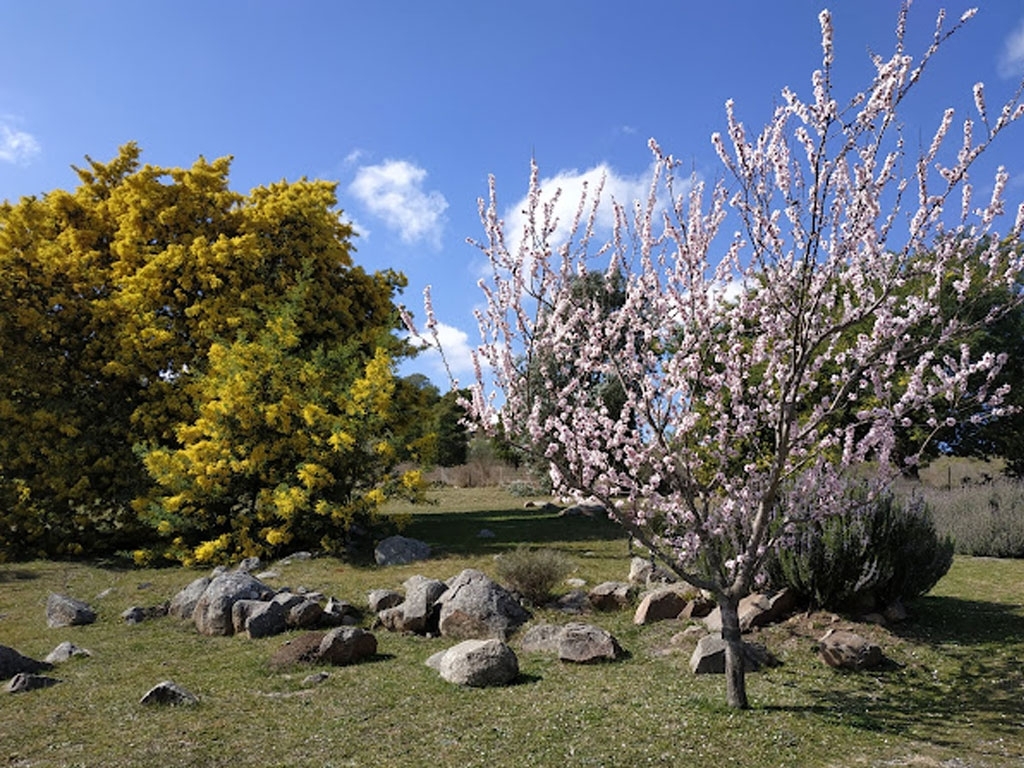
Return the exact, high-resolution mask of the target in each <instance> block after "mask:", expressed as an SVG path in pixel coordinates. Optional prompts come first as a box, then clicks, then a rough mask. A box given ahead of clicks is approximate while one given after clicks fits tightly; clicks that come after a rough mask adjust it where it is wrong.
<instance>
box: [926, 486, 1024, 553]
mask: <svg viewBox="0 0 1024 768" xmlns="http://www.w3.org/2000/svg"><path fill="white" fill-rule="evenodd" d="M925 494H926V495H925V498H926V499H927V501H928V505H929V506H930V507H931V508H932V510H933V514H934V517H935V527H936V528H937V529H938V530H939V531H941V532H942V533H943V534H945V535H948V536H951V537H952V538H953V541H954V544H955V546H956V551H957V553H958V554H961V555H974V556H977V557H1024V483H1021V482H1014V481H1010V480H996V481H995V482H993V483H991V484H986V485H973V486H965V487H962V488H959V489H955V490H952V491H946V490H939V489H928V490H926V491H925Z"/></svg>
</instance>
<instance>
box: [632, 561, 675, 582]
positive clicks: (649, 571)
mask: <svg viewBox="0 0 1024 768" xmlns="http://www.w3.org/2000/svg"><path fill="white" fill-rule="evenodd" d="M675 581H678V579H677V578H676V577H675V575H674V574H672V573H670V572H669V571H667V570H665V569H664V568H662V567H661V566H660V565H655V564H654V562H653V561H652V560H651V559H650V558H648V557H634V558H632V559H631V560H630V561H629V583H630V584H633V585H636V586H638V587H645V588H646V587H651V586H654V585H655V584H672V583H673V582H675Z"/></svg>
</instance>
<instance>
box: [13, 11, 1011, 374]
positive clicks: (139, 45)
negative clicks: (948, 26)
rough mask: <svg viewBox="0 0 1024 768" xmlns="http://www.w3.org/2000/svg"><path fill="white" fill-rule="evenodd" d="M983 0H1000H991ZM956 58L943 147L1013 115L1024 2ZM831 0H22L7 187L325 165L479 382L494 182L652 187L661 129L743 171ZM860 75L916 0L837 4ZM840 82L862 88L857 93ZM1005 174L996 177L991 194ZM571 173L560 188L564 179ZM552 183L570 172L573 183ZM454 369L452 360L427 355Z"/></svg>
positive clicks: (846, 64) (932, 88)
mask: <svg viewBox="0 0 1024 768" xmlns="http://www.w3.org/2000/svg"><path fill="white" fill-rule="evenodd" d="M975 2H978V0H975ZM940 5H941V6H944V7H946V8H947V10H948V16H949V19H950V21H948V22H947V23H952V21H954V20H955V19H957V18H959V17H960V15H961V14H962V13H963V11H964V10H966V9H967V8H968V7H969V6H970V3H969V2H962V3H961V2H958V0H947V2H944V3H942V4H940V3H937V2H933V1H932V0H917V2H916V3H915V4H914V5H913V7H912V10H911V16H910V35H909V38H910V52H911V53H914V54H917V53H920V52H921V51H923V49H924V47H925V46H926V45H927V43H928V42H929V40H930V37H931V34H932V30H933V27H934V19H935V14H936V12H937V10H938V8H939V7H940ZM981 6H982V7H981V10H980V12H979V13H978V15H977V16H976V17H975V18H974V19H973V20H972V21H971V22H970V23H969V24H968V25H967V26H966V28H965V29H964V30H962V31H961V32H960V33H959V34H958V35H957V36H956V37H955V38H954V39H953V40H951V41H950V42H949V44H948V45H947V46H946V48H945V50H944V51H943V52H942V53H940V55H939V57H938V58H937V59H936V60H934V61H933V62H932V64H931V65H930V68H929V71H928V73H927V75H926V79H925V81H924V82H923V83H922V85H921V87H920V89H919V91H918V92H917V94H916V95H915V97H914V98H913V99H911V100H910V101H909V103H908V104H907V109H906V110H905V112H904V121H905V125H906V132H905V135H906V136H907V137H908V142H909V143H910V144H911V145H912V147H913V146H914V145H916V143H917V142H918V141H919V142H920V143H923V144H925V145H926V144H927V143H928V142H929V141H930V138H931V135H932V133H933V132H934V130H935V126H936V125H937V124H938V120H939V118H940V116H941V114H942V111H943V109H944V108H945V107H947V106H952V107H954V108H956V109H957V114H958V115H959V116H960V117H961V119H962V117H963V116H967V115H970V114H971V113H972V112H973V106H972V96H971V87H972V85H973V84H974V83H975V82H977V81H979V80H981V81H984V82H985V84H986V93H987V95H988V101H989V105H990V109H992V108H994V107H996V106H997V105H998V104H1001V103H1002V101H1003V100H1004V98H1005V97H1006V96H1008V95H1009V94H1010V93H1012V92H1013V90H1014V88H1015V87H1016V85H1017V83H1018V82H1019V81H1020V78H1021V77H1022V76H1024V2H1021V0H984V1H983V2H982V3H981ZM822 7H825V4H823V3H822V2H820V1H819V2H810V1H809V0H715V1H714V2H710V1H708V0H700V1H697V0H691V1H687V0H676V1H675V2H667V1H661V0H631V2H629V3H626V2H621V1H620V2H611V1H610V0H607V1H606V0H516V2H506V3H497V2H473V1H471V0H463V1H461V2H456V1H455V0H435V2H430V3H426V2H422V0H420V1H418V2H406V1H405V0H392V1H390V2H385V1H383V0H382V1H381V2H376V1H373V0H363V1H362V2H341V1H340V0H339V1H337V2H326V1H325V0H324V1H319V2H314V1H312V0H310V1H307V2H299V1H296V0H292V1H290V2H283V1H281V2H269V1H267V2H255V1H252V0H250V1H247V2H241V1H239V0H216V1H212V0H207V1H205V2H198V1H197V0H175V1H174V2H165V1H163V0H148V1H146V2H139V1H137V0H136V1H134V2H127V1H121V2H114V1H111V0H91V1H90V2H84V1H81V2H71V1H70V0H64V1H58V0H48V1H40V2H27V1H26V0H0V199H9V200H16V199H18V198H19V197H21V196H23V195H32V194H41V193H43V192H46V191H48V190H50V189H54V188H58V187H63V188H71V187H73V186H74V185H75V183H76V178H75V176H74V174H73V172H72V171H71V169H70V166H71V165H72V164H81V163H82V162H83V157H84V156H85V155H86V154H88V155H90V156H92V157H93V158H95V159H97V160H106V159H108V158H110V157H112V156H113V155H114V154H115V153H116V151H117V147H118V146H119V145H120V144H123V143H124V142H126V141H130V140H134V141H137V142H138V143H139V144H140V146H141V147H142V149H143V159H144V161H146V162H150V163H153V164H156V165H163V166H187V165H190V164H191V163H192V162H193V161H194V160H195V159H196V157H198V156H199V155H203V156H205V157H207V158H208V159H212V158H214V157H220V156H223V155H232V156H233V157H234V163H233V166H232V186H233V187H234V188H236V189H237V190H239V191H242V192H247V191H248V190H249V189H251V188H252V187H254V186H257V185H260V184H265V183H270V182H272V181H277V180H280V179H282V178H285V179H290V180H293V179H297V178H299V177H302V176H308V177H318V178H326V179H331V180H334V181H337V182H338V185H339V187H338V192H339V198H340V206H341V208H343V209H344V211H345V214H346V215H347V216H348V217H350V218H351V219H352V220H353V221H354V222H355V223H356V224H357V227H358V229H359V231H360V232H361V236H360V237H359V238H358V239H357V248H358V251H357V253H356V255H355V258H356V260H357V262H358V263H360V264H362V265H363V266H365V267H366V268H368V269H380V268H384V267H393V268H396V269H399V270H401V271H403V272H405V273H406V275H407V276H408V278H409V288H408V290H407V292H406V296H405V297H404V300H405V301H406V302H407V303H408V304H409V305H410V306H411V307H413V308H414V309H418V308H419V307H420V306H421V300H420V293H421V291H422V289H423V287H424V286H425V285H426V284H432V285H433V291H434V298H435V305H436V309H437V312H438V315H439V319H440V320H441V321H442V323H443V324H444V331H445V335H446V344H447V345H448V346H449V348H450V350H451V352H452V360H453V362H454V364H455V366H456V368H457V373H458V374H460V375H461V376H462V377H463V379H464V380H466V379H468V373H469V371H468V370H467V368H466V367H465V355H464V354H463V352H464V341H465V338H466V335H468V338H469V339H470V340H472V339H474V338H476V331H475V325H474V321H473V318H472V309H473V306H474V304H476V303H477V302H478V301H479V299H480V293H479V289H478V288H477V287H476V281H477V279H478V278H479V277H480V274H481V268H482V260H481V256H480V254H479V253H478V252H477V251H476V250H475V249H474V248H473V247H472V246H470V245H467V244H466V242H465V241H466V238H467V237H478V236H480V235H481V234H482V231H481V228H480V224H479V220H478V218H477V208H476V200H477V198H478V197H480V196H482V195H485V194H486V192H487V177H488V174H491V173H493V174H495V175H496V176H497V179H498V185H499V194H500V195H501V199H502V201H503V203H504V204H507V205H508V206H509V210H514V209H515V207H516V203H517V201H518V200H520V198H521V197H522V195H523V194H524V192H525V189H526V182H527V178H528V173H529V162H530V158H531V156H534V157H536V159H537V161H538V162H539V164H540V167H541V172H542V175H543V176H544V177H546V178H551V179H552V180H553V183H558V184H560V185H562V186H564V187H565V188H566V189H567V191H571V190H572V189H573V188H574V186H578V182H579V178H580V177H581V176H583V175H584V174H586V173H588V172H591V173H593V172H594V170H595V169H601V170H603V171H604V172H605V173H606V174H607V175H608V178H609V186H610V187H611V188H612V189H613V190H614V191H616V193H617V194H618V195H619V196H620V197H625V196H629V195H631V194H633V192H634V191H638V190H641V189H643V188H644V186H643V185H644V183H645V176H646V173H647V170H648V168H649V165H650V160H651V158H650V153H649V151H648V149H647V140H648V138H650V137H655V138H656V139H657V140H658V141H659V143H660V144H661V146H662V147H663V148H664V149H665V150H666V151H669V152H671V153H673V154H674V155H676V156H677V157H679V158H681V159H683V160H684V161H685V162H686V163H687V164H688V165H690V166H691V167H692V169H693V171H695V172H696V173H697V174H699V175H701V176H703V177H705V178H708V179H714V178H717V177H718V176H720V175H721V169H720V165H719V162H718V160H717V158H716V157H715V155H714V152H713V150H712V149H711V145H710V141H709V137H710V134H711V132H712V131H715V130H722V129H723V127H724V109H723V104H724V102H725V100H726V99H728V98H732V99H734V100H735V102H736V108H737V112H738V114H739V116H740V118H741V119H743V120H744V121H745V122H747V123H748V125H750V126H751V128H759V127H760V126H761V125H762V124H763V123H764V122H765V120H766V119H767V118H768V117H769V116H770V111H771V108H772V105H773V102H774V100H775V99H776V98H777V97H778V94H779V92H780V91H781V89H782V88H783V87H784V86H787V85H788V86H790V87H791V88H793V89H794V90H796V91H797V92H798V93H800V94H801V95H804V96H808V95H809V90H810V86H809V83H810V75H811V72H812V71H813V70H814V69H815V68H817V67H819V66H820V63H821V49H820V44H819V41H820V37H819V27H818V20H817V16H818V12H819V11H820V10H821V8H822ZM828 7H830V8H831V10H832V12H833V19H834V25H835V46H836V68H837V70H836V71H837V74H838V77H837V86H838V87H837V92H838V94H839V95H840V97H844V96H847V95H850V94H852V90H851V89H852V88H853V87H854V86H860V87H862V86H863V85H864V84H866V81H867V78H868V77H869V76H870V73H871V65H870V61H869V59H868V51H869V50H874V51H877V52H879V53H883V54H885V55H886V56H888V55H889V54H890V52H891V43H892V40H893V29H894V26H895V20H896V12H897V10H898V7H899V3H898V2H897V0H856V2H854V1H853V0H834V2H833V3H832V4H831V5H830V6H828ZM843 100H844V99H843V98H840V101H843ZM997 163H1000V164H1004V165H1006V167H1007V169H1008V170H1009V172H1010V174H1011V182H1010V188H1009V194H1008V197H1009V199H1010V203H1011V204H1012V208H1011V210H1012V209H1014V208H1015V207H1016V203H1017V202H1019V201H1020V200H1021V199H1022V198H1024V126H1020V125H1018V126H1014V127H1013V128H1012V129H1011V130H1010V131H1008V132H1007V133H1006V134H1004V135H1003V136H1002V137H1001V139H1000V142H999V143H998V144H997V145H996V147H995V148H994V150H993V151H992V153H991V156H990V157H989V158H988V159H987V161H986V165H985V166H983V167H982V168H981V169H980V171H985V170H987V169H991V168H993V167H994V166H995V164H997ZM989 175H990V174H985V173H976V174H975V180H976V184H977V188H978V190H979V191H981V190H982V189H984V188H985V179H986V177H987V176H989ZM555 179H557V182H555V181H554V180H555ZM549 186H550V185H549ZM403 370H404V372H409V371H412V370H419V371H422V372H424V373H427V374H428V375H431V376H432V377H433V378H434V379H435V381H437V382H438V383H439V384H440V383H441V377H440V376H439V371H438V370H437V368H436V367H435V362H434V361H432V360H431V359H430V358H429V357H425V356H421V358H420V359H418V360H417V361H415V362H414V363H412V364H411V365H407V366H406V367H405V368H404V369H403Z"/></svg>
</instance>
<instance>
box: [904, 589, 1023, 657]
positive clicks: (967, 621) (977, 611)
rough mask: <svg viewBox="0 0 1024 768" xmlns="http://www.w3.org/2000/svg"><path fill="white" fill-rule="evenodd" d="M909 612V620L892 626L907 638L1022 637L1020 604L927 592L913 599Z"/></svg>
mask: <svg viewBox="0 0 1024 768" xmlns="http://www.w3.org/2000/svg"><path fill="white" fill-rule="evenodd" d="M912 611H913V620H912V621H909V622H905V623H903V624H897V625H895V626H894V627H893V628H892V631H893V632H894V633H895V634H897V635H899V636H901V637H905V638H907V639H908V640H915V641H917V642H923V643H928V644H932V645H934V644H940V643H941V644H947V643H955V644H965V645H977V644H982V643H1012V642H1021V641H1022V640H1024V611H1022V606H1020V605H1011V604H1008V603H991V602H985V601H983V600H965V599H963V598H959V597H935V596H931V595H928V596H925V597H922V598H919V599H918V600H916V601H915V602H914V603H913V604H912Z"/></svg>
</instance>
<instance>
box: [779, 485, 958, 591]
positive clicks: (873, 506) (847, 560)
mask: <svg viewBox="0 0 1024 768" xmlns="http://www.w3.org/2000/svg"><path fill="white" fill-rule="evenodd" d="M952 562H953V541H952V539H951V538H949V537H948V536H939V534H938V533H936V530H935V524H934V522H933V521H932V517H931V513H930V511H929V509H928V507H927V506H926V505H925V504H924V502H923V501H922V500H921V499H920V498H911V499H909V500H907V501H901V500H899V499H897V498H896V497H894V496H892V495H885V496H881V497H879V498H877V499H875V500H873V501H864V502H863V503H857V504H853V505H851V511H848V512H846V513H843V514H839V515H833V516H829V517H827V518H824V519H822V520H818V521H814V522H808V523H805V524H804V525H803V526H802V527H801V528H800V529H799V530H796V531H794V532H793V533H792V534H789V535H786V536H784V537H783V540H782V541H781V542H780V545H779V546H778V547H777V548H776V550H775V552H774V553H773V554H772V557H771V559H770V561H769V565H768V571H769V578H770V580H771V582H772V584H773V586H775V587H778V588H781V587H790V588H791V589H793V590H795V591H796V592H797V593H798V594H799V595H801V596H802V597H803V598H805V599H806V600H808V601H809V602H811V603H812V604H813V605H815V606H818V607H821V608H828V609H833V610H842V609H844V608H850V607H864V606H871V605H875V604H877V605H882V606H884V605H888V604H890V603H892V602H893V601H895V600H901V601H904V602H907V601H911V600H913V599H915V598H917V597H919V596H921V595H923V594H924V593H926V592H927V591H928V590H930V589H931V588H932V587H933V586H935V584H936V583H937V582H938V580H939V579H940V578H942V577H943V576H944V575H945V574H946V572H947V571H948V570H949V567H950V565H951V564H952Z"/></svg>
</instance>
